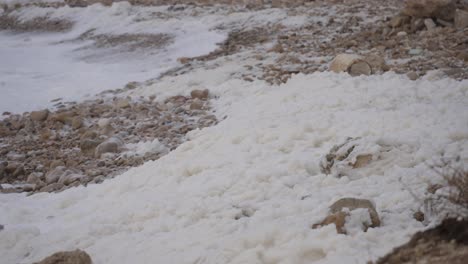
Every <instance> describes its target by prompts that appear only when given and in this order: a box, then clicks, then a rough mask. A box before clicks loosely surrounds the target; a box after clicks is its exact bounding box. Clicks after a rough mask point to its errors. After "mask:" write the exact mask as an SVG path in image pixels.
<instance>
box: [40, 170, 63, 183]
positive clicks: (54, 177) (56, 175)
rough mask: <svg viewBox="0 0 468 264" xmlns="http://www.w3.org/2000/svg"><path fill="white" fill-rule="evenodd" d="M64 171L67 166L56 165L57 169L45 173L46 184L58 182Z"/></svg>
mask: <svg viewBox="0 0 468 264" xmlns="http://www.w3.org/2000/svg"><path fill="white" fill-rule="evenodd" d="M64 173H65V167H63V166H59V167H56V168H55V169H53V170H51V171H49V172H47V174H46V175H45V182H46V184H51V183H54V182H57V181H58V180H59V179H60V177H61V176H62V175H63V174H64Z"/></svg>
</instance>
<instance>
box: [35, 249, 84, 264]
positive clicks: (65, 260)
mask: <svg viewBox="0 0 468 264" xmlns="http://www.w3.org/2000/svg"><path fill="white" fill-rule="evenodd" d="M92 263H93V262H92V260H91V257H90V256H89V255H88V253H86V252H84V251H82V250H79V249H77V250H75V251H61V252H57V253H54V254H52V255H51V256H49V257H47V258H45V259H43V260H41V261H39V262H35V264H92Z"/></svg>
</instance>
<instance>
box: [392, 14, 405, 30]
mask: <svg viewBox="0 0 468 264" xmlns="http://www.w3.org/2000/svg"><path fill="white" fill-rule="evenodd" d="M409 22H410V17H409V16H405V15H397V16H395V17H393V18H392V19H391V20H390V22H389V25H390V27H392V28H397V27H401V26H402V25H405V24H408V23H409Z"/></svg>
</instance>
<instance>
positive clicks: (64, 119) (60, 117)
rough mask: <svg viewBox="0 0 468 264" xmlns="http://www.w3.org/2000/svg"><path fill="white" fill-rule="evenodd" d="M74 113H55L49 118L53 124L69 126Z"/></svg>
mask: <svg viewBox="0 0 468 264" xmlns="http://www.w3.org/2000/svg"><path fill="white" fill-rule="evenodd" d="M73 115H74V113H72V112H61V113H56V114H53V115H52V116H51V119H52V120H54V121H55V122H60V123H62V124H70V123H71V120H72V118H73Z"/></svg>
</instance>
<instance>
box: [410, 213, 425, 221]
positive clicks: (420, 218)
mask: <svg viewBox="0 0 468 264" xmlns="http://www.w3.org/2000/svg"><path fill="white" fill-rule="evenodd" d="M413 218H414V219H416V221H418V222H422V221H424V213H423V212H421V211H417V212H415V213H414V214H413Z"/></svg>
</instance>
